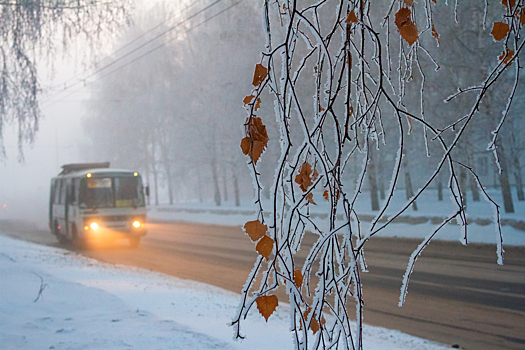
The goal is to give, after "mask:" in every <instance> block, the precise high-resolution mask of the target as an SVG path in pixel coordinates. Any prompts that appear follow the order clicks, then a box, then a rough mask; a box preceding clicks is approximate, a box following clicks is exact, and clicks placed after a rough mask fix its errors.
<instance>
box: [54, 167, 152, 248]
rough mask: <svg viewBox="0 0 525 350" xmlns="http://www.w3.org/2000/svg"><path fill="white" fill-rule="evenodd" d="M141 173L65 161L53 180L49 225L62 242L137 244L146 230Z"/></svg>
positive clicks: (146, 189)
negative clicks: (117, 240)
mask: <svg viewBox="0 0 525 350" xmlns="http://www.w3.org/2000/svg"><path fill="white" fill-rule="evenodd" d="M144 190H145V191H146V194H148V193H147V192H148V188H144V186H143V184H142V178H141V176H140V174H139V173H137V172H135V171H131V170H122V169H111V168H109V162H106V163H83V164H66V165H63V166H62V172H61V173H60V174H59V175H58V176H57V177H55V178H53V179H52V180H51V194H50V198H49V228H50V229H51V232H52V233H53V234H54V235H56V236H57V238H58V240H59V241H60V242H73V243H78V244H82V243H84V242H87V241H89V240H92V239H93V240H105V239H109V240H113V239H116V238H127V239H128V240H129V243H130V246H131V247H134V248H136V247H138V245H139V243H140V239H141V237H142V236H144V235H145V234H146V233H147V230H146V226H145V222H146V202H145V200H144Z"/></svg>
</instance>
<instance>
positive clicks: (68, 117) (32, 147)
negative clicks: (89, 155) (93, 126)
mask: <svg viewBox="0 0 525 350" xmlns="http://www.w3.org/2000/svg"><path fill="white" fill-rule="evenodd" d="M72 72H73V70H72V67H69V69H66V70H65V71H64V72H62V73H67V74H64V76H65V77H67V75H68V74H71V73H72ZM88 96H89V95H87V94H86V93H85V92H84V93H81V92H80V93H76V94H74V96H70V97H68V98H66V99H63V100H60V101H58V102H54V103H52V102H48V103H43V104H42V112H43V113H42V114H43V118H42V119H41V120H40V122H39V130H38V133H37V135H36V139H35V141H34V143H33V144H29V145H27V144H25V145H24V147H23V159H21V157H20V154H19V151H18V141H17V138H16V128H15V127H14V126H11V127H9V128H7V130H5V133H4V135H5V140H4V142H5V148H6V153H7V159H5V161H4V162H3V164H1V165H0V202H1V205H2V208H1V210H2V213H1V215H0V219H22V218H23V219H26V220H27V219H28V220H31V221H33V222H35V223H38V224H39V227H42V228H44V227H47V208H48V207H47V205H48V201H49V183H50V180H51V178H52V177H53V176H56V175H57V174H58V173H59V171H60V166H61V165H62V164H65V163H74V162H83V161H85V160H86V159H85V157H83V156H82V154H81V153H80V152H79V144H80V143H82V142H85V141H84V136H83V132H82V128H81V117H82V116H83V115H84V114H85V113H86V109H85V100H86V98H87V97H88Z"/></svg>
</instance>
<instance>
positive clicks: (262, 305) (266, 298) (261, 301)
mask: <svg viewBox="0 0 525 350" xmlns="http://www.w3.org/2000/svg"><path fill="white" fill-rule="evenodd" d="M255 301H256V302H257V309H259V313H260V314H261V315H262V316H263V317H264V318H265V319H266V322H268V318H270V316H271V315H272V314H273V312H274V311H275V309H276V308H277V306H278V305H279V299H278V298H277V296H276V295H263V296H260V297H258V298H257V299H256V300H255Z"/></svg>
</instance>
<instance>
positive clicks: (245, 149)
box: [241, 137, 252, 155]
mask: <svg viewBox="0 0 525 350" xmlns="http://www.w3.org/2000/svg"><path fill="white" fill-rule="evenodd" d="M251 148H252V141H251V140H250V138H249V137H245V138H243V139H242V140H241V149H242V153H244V154H246V155H248V153H250V149H251Z"/></svg>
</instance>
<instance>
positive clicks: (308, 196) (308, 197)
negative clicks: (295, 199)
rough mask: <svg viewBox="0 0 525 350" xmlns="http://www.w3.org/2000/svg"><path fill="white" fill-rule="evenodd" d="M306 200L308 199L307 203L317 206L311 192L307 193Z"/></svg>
mask: <svg viewBox="0 0 525 350" xmlns="http://www.w3.org/2000/svg"><path fill="white" fill-rule="evenodd" d="M306 199H308V203H310V204H313V205H317V203H315V202H314V194H313V193H312V192H310V193H308V195H307V196H306Z"/></svg>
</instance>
